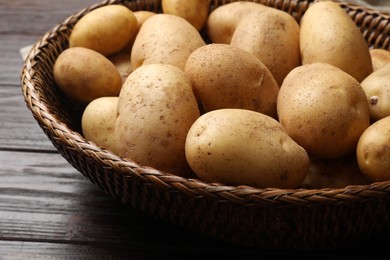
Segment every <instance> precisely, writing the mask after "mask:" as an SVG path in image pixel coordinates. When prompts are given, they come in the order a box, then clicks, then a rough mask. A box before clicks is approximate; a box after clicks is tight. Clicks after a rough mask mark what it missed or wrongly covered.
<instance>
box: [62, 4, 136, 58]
mask: <svg viewBox="0 0 390 260" xmlns="http://www.w3.org/2000/svg"><path fill="white" fill-rule="evenodd" d="M136 33H137V19H136V17H135V16H134V14H133V12H132V11H131V10H130V9H128V8H127V7H125V6H122V5H107V6H102V7H99V8H97V9H95V10H93V11H91V12H89V13H87V14H86V15H85V16H83V17H82V18H81V19H80V20H79V21H78V22H77V23H76V25H75V26H74V28H73V30H72V32H71V34H70V37H69V46H70V47H85V48H89V49H92V50H95V51H97V52H99V53H101V54H103V55H104V56H109V55H111V54H114V53H116V52H118V51H120V50H122V49H123V48H124V47H125V46H126V44H127V43H128V42H129V40H130V39H132V38H133V37H134V36H135V34H136Z"/></svg>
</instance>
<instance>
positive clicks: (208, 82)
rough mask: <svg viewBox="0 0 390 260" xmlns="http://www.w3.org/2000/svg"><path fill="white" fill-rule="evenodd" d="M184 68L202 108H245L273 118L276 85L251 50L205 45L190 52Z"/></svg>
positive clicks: (277, 87)
mask: <svg viewBox="0 0 390 260" xmlns="http://www.w3.org/2000/svg"><path fill="white" fill-rule="evenodd" d="M184 71H185V73H186V75H187V76H188V78H189V79H190V80H191V82H192V86H193V88H194V92H195V95H196V97H197V98H198V100H199V102H200V103H201V104H202V107H203V108H204V109H205V111H211V110H215V109H220V108H244V109H249V110H253V111H257V112H261V113H264V114H267V115H269V116H271V117H276V99H277V96H278V92H279V86H278V84H277V83H276V81H275V79H274V78H273V76H272V74H271V72H270V71H269V69H268V68H267V67H266V66H265V65H264V64H263V63H262V62H261V61H260V60H259V59H257V58H256V57H254V56H253V55H251V54H250V53H248V52H246V51H244V50H242V49H240V48H237V47H234V46H231V45H229V44H208V45H205V46H203V47H200V48H198V49H197V50H195V51H194V52H193V53H191V55H190V57H189V58H188V60H187V63H186V66H185V68H184Z"/></svg>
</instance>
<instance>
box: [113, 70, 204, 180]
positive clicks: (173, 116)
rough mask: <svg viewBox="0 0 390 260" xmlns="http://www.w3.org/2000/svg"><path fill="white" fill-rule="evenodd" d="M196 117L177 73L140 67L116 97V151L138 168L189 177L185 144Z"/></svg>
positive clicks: (194, 105) (187, 90)
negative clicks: (145, 167)
mask: <svg viewBox="0 0 390 260" xmlns="http://www.w3.org/2000/svg"><path fill="white" fill-rule="evenodd" d="M199 116H200V113H199V109H198V104H197V102H196V99H195V96H194V94H193V92H192V87H191V83H190V82H189V80H188V79H187V78H186V76H185V75H184V72H183V71H182V70H180V69H179V68H177V67H175V66H173V65H168V64H150V65H144V66H142V67H140V68H138V69H137V70H135V71H133V72H132V73H131V74H130V75H129V77H128V78H127V80H126V82H125V84H124V85H123V88H122V91H121V93H120V95H119V102H118V116H117V118H116V124H115V136H116V141H117V142H116V145H117V146H116V151H117V153H118V155H119V156H123V157H127V158H129V159H131V160H133V161H134V162H136V163H138V164H140V165H147V166H151V167H154V168H156V169H158V170H161V171H166V172H169V173H173V174H177V175H180V176H190V174H191V171H190V169H189V167H188V164H187V161H186V158H185V153H184V144H185V138H186V135H187V132H188V130H189V129H190V127H191V125H192V123H193V122H194V121H195V120H196V119H197V118H198V117H199Z"/></svg>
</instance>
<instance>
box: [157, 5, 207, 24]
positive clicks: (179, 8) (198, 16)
mask: <svg viewBox="0 0 390 260" xmlns="http://www.w3.org/2000/svg"><path fill="white" fill-rule="evenodd" d="M209 6H210V0H162V1H161V7H162V10H163V13H164V14H173V15H177V16H180V17H183V18H184V19H186V20H187V21H188V22H190V23H191V24H192V25H193V26H194V27H195V28H196V29H197V30H198V31H200V30H201V29H202V28H203V26H204V25H205V24H206V21H207V17H208V15H209Z"/></svg>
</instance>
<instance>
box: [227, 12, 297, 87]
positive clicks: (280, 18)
mask: <svg viewBox="0 0 390 260" xmlns="http://www.w3.org/2000/svg"><path fill="white" fill-rule="evenodd" d="M230 44H231V45H233V46H236V47H238V48H240V49H243V50H245V51H247V52H249V53H252V54H253V55H255V56H256V57H257V58H258V59H259V60H260V61H261V62H262V63H264V65H265V66H267V68H268V69H269V70H270V71H271V73H272V75H273V76H274V78H275V80H276V82H277V83H278V85H279V86H280V85H282V83H283V79H284V78H285V77H286V75H287V74H288V73H289V72H290V71H291V70H292V69H294V68H295V67H298V66H299V65H301V53H300V48H299V24H298V23H297V21H296V20H295V19H294V17H292V16H291V15H290V14H288V13H286V12H284V11H280V10H278V9H275V8H264V10H261V11H258V12H252V13H251V14H249V15H247V16H246V17H244V18H243V19H242V20H241V22H240V23H239V24H238V26H237V28H236V30H235V32H234V34H233V36H232V39H231V42H230Z"/></svg>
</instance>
